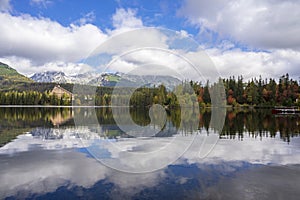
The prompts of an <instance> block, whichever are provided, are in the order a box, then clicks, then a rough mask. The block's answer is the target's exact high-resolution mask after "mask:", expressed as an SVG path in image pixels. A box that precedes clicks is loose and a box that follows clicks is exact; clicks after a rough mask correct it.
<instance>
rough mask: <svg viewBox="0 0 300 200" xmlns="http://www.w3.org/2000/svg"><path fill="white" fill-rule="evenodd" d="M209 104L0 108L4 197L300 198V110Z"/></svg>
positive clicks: (0, 177) (0, 172)
mask: <svg viewBox="0 0 300 200" xmlns="http://www.w3.org/2000/svg"><path fill="white" fill-rule="evenodd" d="M213 112H214V111H212V110H209V109H206V110H200V114H197V115H193V114H185V113H183V112H182V111H177V110H176V111H170V112H168V114H167V115H166V116H165V118H163V117H162V118H161V116H162V115H160V114H159V113H158V116H156V119H158V120H156V121H154V122H153V123H150V117H149V115H148V111H147V110H144V109H132V110H130V119H129V118H128V116H125V115H126V112H124V111H123V110H122V109H121V108H120V111H115V112H113V111H112V109H111V108H73V109H71V108H0V198H1V199H272V200H273V199H299V197H300V190H299V188H300V137H299V133H300V116H297V115H294V116H287V115H272V113H271V110H267V109H261V110H259V109H256V110H255V109H250V110H247V109H240V110H232V109H229V110H226V112H224V113H223V114H224V119H225V120H224V119H223V120H224V124H223V121H222V118H223V115H222V113H219V115H220V116H218V117H219V118H217V120H216V119H214V120H216V121H217V122H220V124H221V125H222V129H220V127H219V128H218V127H216V126H214V124H212V123H211V122H212V120H213V118H214V116H213V114H212V113H213ZM123 115H124V116H123ZM180 117H181V118H180ZM182 117H183V119H182ZM116 118H118V119H119V122H118V123H116V121H118V120H116ZM132 122H134V123H137V124H138V125H140V126H134V125H133V124H132ZM149 123H150V124H149ZM218 126H219V125H218ZM146 127H147V128H148V130H147V132H145V133H146V134H142V135H140V134H141V132H143V129H144V128H146ZM126 130H129V131H126ZM151 131H152V132H151ZM151 133H154V134H152V135H151ZM149 134H150V135H149Z"/></svg>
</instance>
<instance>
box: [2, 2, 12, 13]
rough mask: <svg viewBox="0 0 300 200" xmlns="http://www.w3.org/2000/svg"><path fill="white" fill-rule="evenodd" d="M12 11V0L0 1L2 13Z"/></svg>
mask: <svg viewBox="0 0 300 200" xmlns="http://www.w3.org/2000/svg"><path fill="white" fill-rule="evenodd" d="M11 9H12V7H11V5H10V0H1V1H0V11H10V10H11Z"/></svg>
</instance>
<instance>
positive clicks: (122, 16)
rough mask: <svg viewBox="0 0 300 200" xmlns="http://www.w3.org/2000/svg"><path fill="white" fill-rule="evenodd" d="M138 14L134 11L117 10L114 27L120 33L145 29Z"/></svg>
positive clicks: (113, 19) (113, 18) (113, 20)
mask: <svg viewBox="0 0 300 200" xmlns="http://www.w3.org/2000/svg"><path fill="white" fill-rule="evenodd" d="M136 14H137V11H136V10H134V9H127V10H125V9H124V8H120V9H117V10H116V13H115V14H114V15H113V17H112V23H113V26H114V27H115V29H117V30H119V31H121V30H123V31H124V30H128V29H133V28H141V27H143V21H142V20H141V19H140V18H137V17H136Z"/></svg>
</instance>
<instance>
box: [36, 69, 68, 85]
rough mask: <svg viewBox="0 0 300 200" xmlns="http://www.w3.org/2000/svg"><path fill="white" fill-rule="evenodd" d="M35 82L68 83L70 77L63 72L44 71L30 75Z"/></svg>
mask: <svg viewBox="0 0 300 200" xmlns="http://www.w3.org/2000/svg"><path fill="white" fill-rule="evenodd" d="M30 78H31V79H32V80H34V81H35V82H39V83H70V82H72V81H71V77H68V76H67V75H66V74H65V73H64V72H56V71H46V72H41V73H35V74H34V75H33V76H31V77H30Z"/></svg>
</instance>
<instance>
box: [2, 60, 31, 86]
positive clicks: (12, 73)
mask: <svg viewBox="0 0 300 200" xmlns="http://www.w3.org/2000/svg"><path fill="white" fill-rule="evenodd" d="M32 82H33V81H32V80H31V79H29V78H27V77H26V76H24V75H22V74H20V73H18V72H17V70H15V69H13V68H12V67H10V66H8V65H7V64H5V63H2V62H0V85H1V88H0V89H1V90H9V89H14V88H16V87H17V86H18V85H22V84H24V83H32Z"/></svg>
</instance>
